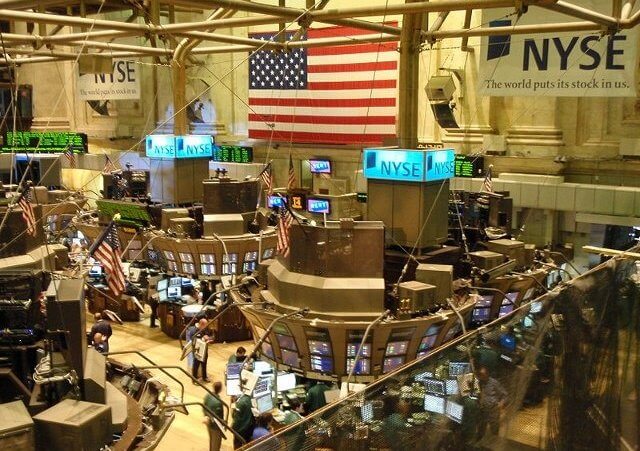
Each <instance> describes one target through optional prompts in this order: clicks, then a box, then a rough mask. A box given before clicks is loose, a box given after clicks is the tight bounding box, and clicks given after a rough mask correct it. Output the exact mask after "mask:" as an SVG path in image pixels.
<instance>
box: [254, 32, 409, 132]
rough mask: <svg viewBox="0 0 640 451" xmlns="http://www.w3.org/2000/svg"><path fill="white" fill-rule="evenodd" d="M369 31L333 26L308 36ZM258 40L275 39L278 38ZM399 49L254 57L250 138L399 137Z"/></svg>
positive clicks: (379, 46) (364, 47)
mask: <svg viewBox="0 0 640 451" xmlns="http://www.w3.org/2000/svg"><path fill="white" fill-rule="evenodd" d="M370 33H371V32H370V31H367V30H361V29H355V28H348V27H328V28H316V29H309V30H308V32H307V37H308V38H310V39H312V38H332V37H348V36H356V35H368V34H370ZM252 37H256V38H258V39H265V40H272V39H273V34H271V35H265V34H257V35H256V34H254V35H252ZM286 38H287V39H289V38H290V35H288V34H287V35H286ZM396 47H397V45H396V43H394V42H387V43H376V44H371V43H364V44H354V45H343V46H328V47H316V48H309V49H301V48H300V49H292V50H290V51H288V52H286V53H278V52H276V51H273V50H261V51H258V52H255V53H254V54H253V55H252V56H251V58H250V60H249V106H250V108H249V137H250V138H255V139H268V140H271V139H273V140H275V141H290V142H302V143H304V142H314V143H323V144H362V143H368V144H369V143H373V144H379V143H381V142H382V141H383V139H385V138H391V137H395V134H396V127H395V123H396V97H397V88H396V86H397V75H398V53H397V51H396Z"/></svg>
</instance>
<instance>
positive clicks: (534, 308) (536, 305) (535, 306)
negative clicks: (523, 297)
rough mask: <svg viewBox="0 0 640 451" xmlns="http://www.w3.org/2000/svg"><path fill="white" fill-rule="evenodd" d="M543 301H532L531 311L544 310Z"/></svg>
mask: <svg viewBox="0 0 640 451" xmlns="http://www.w3.org/2000/svg"><path fill="white" fill-rule="evenodd" d="M542 306H543V304H542V301H531V308H530V309H529V313H540V312H541V311H542Z"/></svg>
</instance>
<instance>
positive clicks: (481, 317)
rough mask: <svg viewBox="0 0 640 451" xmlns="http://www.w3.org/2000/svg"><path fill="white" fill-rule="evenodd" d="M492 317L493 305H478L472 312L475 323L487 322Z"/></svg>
mask: <svg viewBox="0 0 640 451" xmlns="http://www.w3.org/2000/svg"><path fill="white" fill-rule="evenodd" d="M490 319H491V307H476V308H474V309H473V312H472V313H471V320H472V321H473V322H474V323H486V322H489V320H490Z"/></svg>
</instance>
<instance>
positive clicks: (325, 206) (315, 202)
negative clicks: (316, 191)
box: [307, 199, 331, 214]
mask: <svg viewBox="0 0 640 451" xmlns="http://www.w3.org/2000/svg"><path fill="white" fill-rule="evenodd" d="M307 211H308V212H309V213H326V214H329V213H330V212H331V208H330V205H329V201H328V200H327V199H307Z"/></svg>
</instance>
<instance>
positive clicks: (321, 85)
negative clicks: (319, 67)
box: [309, 80, 396, 90]
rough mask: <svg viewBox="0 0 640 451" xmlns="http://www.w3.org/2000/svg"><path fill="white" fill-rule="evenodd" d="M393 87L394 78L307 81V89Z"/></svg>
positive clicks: (394, 85)
mask: <svg viewBox="0 0 640 451" xmlns="http://www.w3.org/2000/svg"><path fill="white" fill-rule="evenodd" d="M395 87H396V81H395V80H367V81H313V82H309V89H311V90H336V89H376V88H395Z"/></svg>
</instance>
